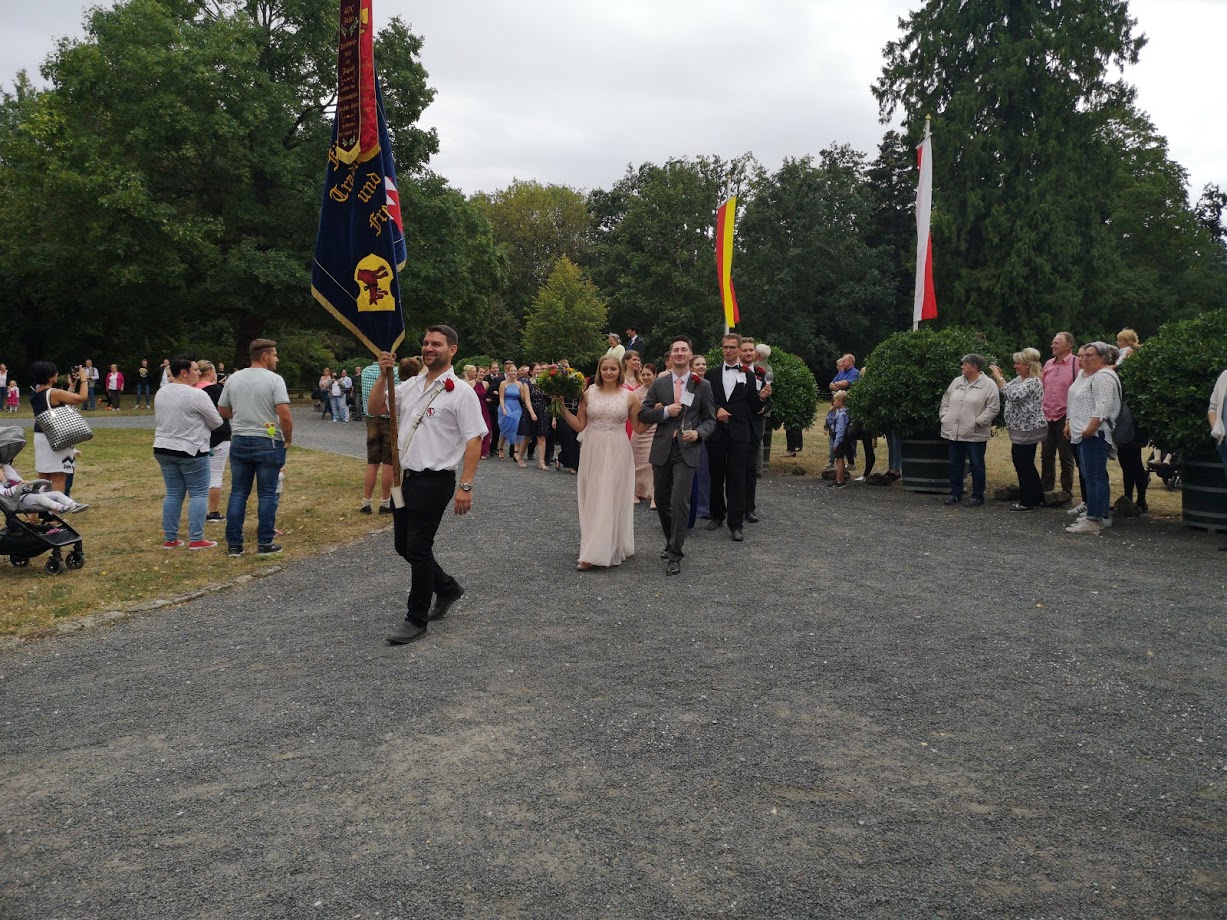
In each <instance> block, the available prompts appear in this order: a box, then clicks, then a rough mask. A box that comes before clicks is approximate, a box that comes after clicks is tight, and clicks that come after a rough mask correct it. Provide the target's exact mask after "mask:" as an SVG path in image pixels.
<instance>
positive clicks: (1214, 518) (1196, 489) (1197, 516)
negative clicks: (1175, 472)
mask: <svg viewBox="0 0 1227 920" xmlns="http://www.w3.org/2000/svg"><path fill="white" fill-rule="evenodd" d="M1180 469H1181V476H1182V479H1181V484H1180V489H1181V493H1180V505H1181V507H1180V513H1181V515H1182V516H1183V517H1184V523H1185V526H1186V527H1196V528H1197V529H1198V530H1209V531H1227V477H1225V476H1224V474H1223V464H1222V463H1221V462H1220V461H1218V460H1184V461H1182V462H1181V464H1180Z"/></svg>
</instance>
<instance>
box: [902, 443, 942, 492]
mask: <svg viewBox="0 0 1227 920" xmlns="http://www.w3.org/2000/svg"><path fill="white" fill-rule="evenodd" d="M900 456H901V458H902V460H903V488H905V489H908V490H910V491H912V492H945V493H948V492H949V491H950V449H949V445H947V443H946V442H945V441H943V440H942V439H941V438H939V437H938V436H937V435H936V434H934V435H933V436H932V437H930V438H904V439H903V442H902V444H901V449H900Z"/></svg>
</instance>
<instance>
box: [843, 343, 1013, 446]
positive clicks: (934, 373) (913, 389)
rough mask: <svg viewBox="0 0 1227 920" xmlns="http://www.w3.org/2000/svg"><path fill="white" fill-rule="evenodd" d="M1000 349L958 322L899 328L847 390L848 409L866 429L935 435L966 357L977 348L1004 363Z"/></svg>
mask: <svg viewBox="0 0 1227 920" xmlns="http://www.w3.org/2000/svg"><path fill="white" fill-rule="evenodd" d="M998 350H999V349H998V348H994V347H992V346H991V344H990V343H989V341H988V340H987V339H986V338H985V337H984V336H983V335H981V334H980V333H978V332H973V331H972V330H970V329H964V328H962V327H959V326H950V327H948V328H945V329H931V328H922V329H917V330H916V331H914V332H913V331H911V330H908V331H905V332H896V333H895V334H894V335H892V336H891V337H890V338H888V339H886V340H885V341H883V342H882V343H881V344H879V345H878V347H877V348H875V349H874V350H873V353H872V354H870V356H869V360H868V361H867V362H865V368H864V370H863V372H862V376H861V379H860V380H859V381H858V382H857V383H856V385H855V386H853V387H852V389H851V390H850V391H849V392H848V411H849V414H850V415H851V416H852V418H853V420H854V421H856V422H858V423H860V424H861V425H862V426H863V427H864V429H865V430H866V431H873V432H886V431H894V432H896V433H898V434H899V435H901V436H902V437H905V438H908V437H910V438H916V437H924V436H928V435H932V434H933V432H935V431H936V430H937V429H938V427H939V420H938V410H939V408H940V406H941V401H942V394H943V393H945V392H946V387H948V386H950V381H951V380H953V379H954V378H955V377H957V376H958V375H959V364H960V361H961V359H962V357H963V356H964V355H966V354H969V353H971V352H975V353H977V354H981V355H983V356H984V357H985V359H986V361H987V362H988V364H992V363H1000V362H998V361H996V358H995V357H994V354H993V353H994V352H996V351H998ZM987 366H988V365H987V364H986V365H985V368H986V370H985V372H986V373H987Z"/></svg>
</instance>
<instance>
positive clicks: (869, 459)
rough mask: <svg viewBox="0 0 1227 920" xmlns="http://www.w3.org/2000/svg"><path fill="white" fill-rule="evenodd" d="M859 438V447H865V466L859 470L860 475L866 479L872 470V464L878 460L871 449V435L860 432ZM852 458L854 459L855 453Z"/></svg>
mask: <svg viewBox="0 0 1227 920" xmlns="http://www.w3.org/2000/svg"><path fill="white" fill-rule="evenodd" d="M860 439H861V447H863V448H865V468H864V469H862V470H861V475H862V476H864V477H865V478H866V479H868V478H869V474H870V473H872V472H873V465H874V464H875V463H877V461H878V455H877V454H876V453H874V450H873V435H871V434H862V435H860ZM852 459H853V460H855V459H856V454H853V455H852Z"/></svg>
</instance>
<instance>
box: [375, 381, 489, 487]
mask: <svg viewBox="0 0 1227 920" xmlns="http://www.w3.org/2000/svg"><path fill="white" fill-rule="evenodd" d="M448 380H450V381H452V383H453V385H454V389H453V390H452V391H451V392H450V393H449V392H448V391H447V389H446V381H448ZM419 416H421V419H422V420H421V423H420V424H418V425H417V428H416V430H415V429H414V422H415V420H416V419H417V418H418V417H419ZM396 419H397V426H398V431H397V434H398V435H399V437H398V440H397V444H398V446H399V448H400V465H401V467H402V468H404V469H406V470H410V471H411V472H416V473H420V472H421V471H422V470H455V469H457V468H459V466H460V464H461V462H462V461H463V460H464V449H465V447H466V446H467V445H468V443H469V441H471V440H472V439H473V438H484V437H485V436H486V435H487V434H488V433H489V428H487V427H486V413H485V408H484V407H483V406H482V404H481V400H480V399H478V398H477V394H476V393H474V392H473V388H472V387H471V386H469V385H468V384H467V383H466V382H465V381H463V380H461V379H460V378H459V377H457V376H456V373H455V371H454V370H452V369H451V368H448V369H447V370H446V371H445V372H444V373H442V374H440V375H439V376H438V377H437V378H435V379H434V380H433V381H431V383H430V384H429V385H427V383H426V371H422V373H420V374H419V375H418V376H416V377H414V378H413V379H412V380H406V381H405V382H404V383H402V384H401V385H400V386H398V387H397V388H396Z"/></svg>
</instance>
